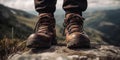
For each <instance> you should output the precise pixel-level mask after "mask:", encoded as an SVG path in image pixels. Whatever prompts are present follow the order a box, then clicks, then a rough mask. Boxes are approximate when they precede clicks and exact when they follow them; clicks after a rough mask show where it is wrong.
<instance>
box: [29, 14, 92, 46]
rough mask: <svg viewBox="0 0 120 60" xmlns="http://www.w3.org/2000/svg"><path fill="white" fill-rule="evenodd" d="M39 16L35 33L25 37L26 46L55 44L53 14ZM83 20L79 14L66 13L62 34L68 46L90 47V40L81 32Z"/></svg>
mask: <svg viewBox="0 0 120 60" xmlns="http://www.w3.org/2000/svg"><path fill="white" fill-rule="evenodd" d="M39 17H40V18H39V20H38V22H37V24H36V27H35V33H33V34H31V35H30V36H29V37H28V39H27V47H28V48H49V47H51V45H56V44H57V40H56V30H55V19H54V15H53V14H50V13H42V14H40V15H39ZM83 20H84V19H83V18H82V17H81V16H80V15H79V14H75V13H69V14H66V16H65V20H64V27H65V29H64V34H65V36H66V43H67V47H68V48H86V47H90V40H89V38H88V37H87V36H86V35H85V34H84V32H83Z"/></svg>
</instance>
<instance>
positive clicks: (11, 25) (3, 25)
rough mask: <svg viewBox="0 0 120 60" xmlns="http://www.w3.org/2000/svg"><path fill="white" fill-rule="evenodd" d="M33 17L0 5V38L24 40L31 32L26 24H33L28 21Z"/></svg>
mask: <svg viewBox="0 0 120 60" xmlns="http://www.w3.org/2000/svg"><path fill="white" fill-rule="evenodd" d="M34 17H35V15H32V14H29V13H27V12H24V11H21V10H16V9H12V8H9V7H5V6H3V5H0V38H1V39H2V38H4V37H7V38H12V37H14V38H20V39H25V38H26V37H27V36H28V35H29V34H30V33H32V31H33V29H32V28H31V27H30V25H28V24H27V23H33V22H32V21H30V20H32V19H33V18H34ZM25 22H27V23H26V24H25Z"/></svg>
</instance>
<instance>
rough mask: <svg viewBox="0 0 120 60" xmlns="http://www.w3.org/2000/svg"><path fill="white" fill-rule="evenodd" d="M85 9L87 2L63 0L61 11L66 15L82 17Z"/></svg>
mask: <svg viewBox="0 0 120 60" xmlns="http://www.w3.org/2000/svg"><path fill="white" fill-rule="evenodd" d="M86 8H87V0H64V3H63V9H64V10H65V12H66V13H77V14H80V15H82V11H85V10H86Z"/></svg>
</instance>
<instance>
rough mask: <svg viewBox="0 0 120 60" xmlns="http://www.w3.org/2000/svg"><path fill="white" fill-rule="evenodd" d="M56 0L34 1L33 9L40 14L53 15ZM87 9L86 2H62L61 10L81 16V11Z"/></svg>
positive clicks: (85, 0)
mask: <svg viewBox="0 0 120 60" xmlns="http://www.w3.org/2000/svg"><path fill="white" fill-rule="evenodd" d="M56 1H57V0H35V9H36V11H37V12H39V14H40V13H52V14H53V13H54V12H55V10H56ZM86 8H87V0H64V2H63V9H64V10H65V12H66V14H67V13H77V14H80V15H82V11H85V10H86Z"/></svg>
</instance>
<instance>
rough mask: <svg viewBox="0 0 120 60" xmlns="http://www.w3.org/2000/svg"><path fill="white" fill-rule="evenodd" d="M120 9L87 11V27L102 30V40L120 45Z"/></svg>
mask: <svg viewBox="0 0 120 60" xmlns="http://www.w3.org/2000/svg"><path fill="white" fill-rule="evenodd" d="M119 14H120V9H114V10H101V11H94V12H86V13H85V15H86V22H85V23H86V24H85V27H86V28H88V27H89V28H92V29H94V30H97V31H99V32H101V34H102V37H101V38H102V40H103V41H105V42H107V43H109V44H113V45H117V46H120V40H119V39H120V34H119V33H120V15H119Z"/></svg>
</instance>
